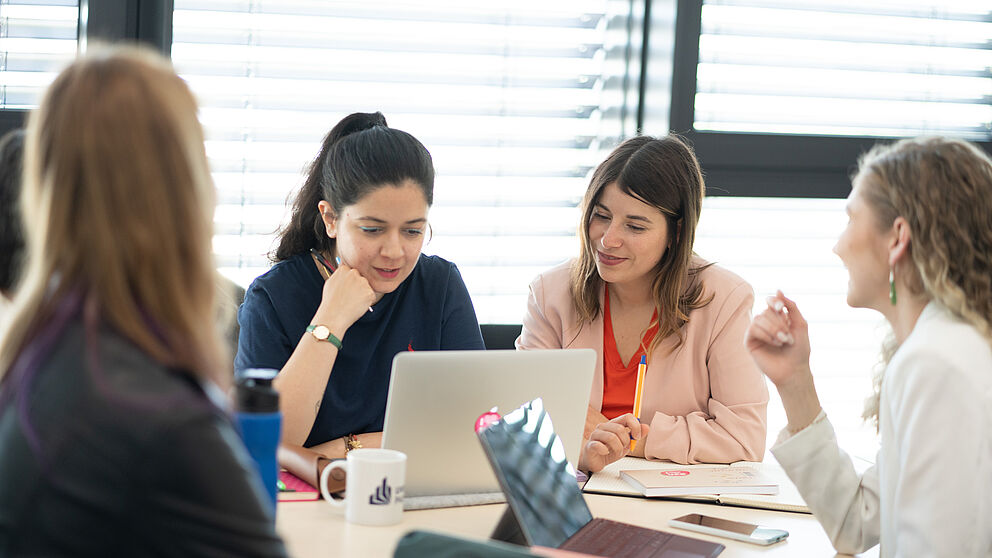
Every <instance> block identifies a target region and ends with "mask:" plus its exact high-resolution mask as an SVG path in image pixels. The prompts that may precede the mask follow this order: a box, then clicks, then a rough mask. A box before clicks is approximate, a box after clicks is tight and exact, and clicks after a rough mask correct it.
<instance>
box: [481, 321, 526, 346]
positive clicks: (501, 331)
mask: <svg viewBox="0 0 992 558" xmlns="http://www.w3.org/2000/svg"><path fill="white" fill-rule="evenodd" d="M479 327H480V328H481V329H482V340H483V342H485V344H486V349H487V350H490V351H491V350H493V349H513V348H514V347H513V342H514V341H516V340H517V337H519V336H520V330H521V329H522V328H523V326H521V325H520V324H481V325H480V326H479Z"/></svg>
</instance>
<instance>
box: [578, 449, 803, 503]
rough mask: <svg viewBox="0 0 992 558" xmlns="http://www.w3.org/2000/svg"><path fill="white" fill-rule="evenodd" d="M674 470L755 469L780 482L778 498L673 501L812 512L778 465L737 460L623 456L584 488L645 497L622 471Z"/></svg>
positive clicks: (713, 497)
mask: <svg viewBox="0 0 992 558" xmlns="http://www.w3.org/2000/svg"><path fill="white" fill-rule="evenodd" d="M672 467H678V468H688V469H701V468H709V469H712V468H721V467H754V468H757V469H758V470H760V471H761V472H762V473H764V474H765V475H767V476H768V477H770V478H772V479H774V481H775V482H777V483H778V486H779V491H778V494H775V495H764V494H723V495H721V494H700V495H694V496H670V497H666V498H669V499H672V500H692V501H702V502H712V503H714V504H724V505H728V506H741V507H746V508H761V509H767V510H778V511H789V512H797V513H810V511H809V508H808V507H806V502H805V501H804V500H803V498H802V496H800V495H799V490H797V489H796V486H795V485H794V484H792V481H790V480H789V477H788V476H787V475H786V474H785V471H783V470H782V468H781V467H779V466H778V464H777V463H755V462H751V461H738V462H737V463H731V464H730V465H712V464H705V465H677V464H674V463H672V462H670V461H648V460H646V459H641V458H639V457H624V458H623V459H620V460H619V461H615V462H613V463H611V464H609V465H607V466H606V468H605V469H603V470H602V471H600V472H598V473H593V475H592V476H590V477H589V480H588V481H586V484H585V486H583V488H582V491H583V492H594V493H599V494H615V495H621V496H637V497H639V498H643V497H644V496H643V495H642V494H641V493H640V491H638V490H637V489H636V488H634V487H633V486H631V485H629V484H627V481H625V480H623V479H622V478H620V471H626V470H636V469H671V468H672Z"/></svg>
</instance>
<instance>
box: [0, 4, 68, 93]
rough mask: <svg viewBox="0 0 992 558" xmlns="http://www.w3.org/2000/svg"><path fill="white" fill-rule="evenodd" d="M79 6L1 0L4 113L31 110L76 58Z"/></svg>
mask: <svg viewBox="0 0 992 558" xmlns="http://www.w3.org/2000/svg"><path fill="white" fill-rule="evenodd" d="M78 22H79V2H77V1H76V0H48V1H31V0H0V109H31V108H34V107H35V106H37V105H38V100H39V96H40V95H41V93H42V91H44V89H45V88H46V87H48V84H49V83H51V82H52V80H53V79H55V76H56V75H57V74H58V72H59V71H60V70H61V69H62V67H63V66H65V65H66V64H67V63H69V62H70V61H72V59H73V57H75V56H76V38H77V36H78Z"/></svg>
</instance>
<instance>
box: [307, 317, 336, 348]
mask: <svg viewBox="0 0 992 558" xmlns="http://www.w3.org/2000/svg"><path fill="white" fill-rule="evenodd" d="M318 327H322V328H324V329H325V330H327V338H323V337H319V336H318V335H317V332H316V330H317V328H318ZM307 333H309V334H310V335H313V338H314V339H316V340H318V341H327V342H328V343H330V344H331V345H334V346H335V347H337V348H338V350H339V351H340V350H341V340H340V339H338V337H337V336H336V335H334V334H333V333H331V328H329V327H327V326H325V325H322V324H310V325H308V326H307Z"/></svg>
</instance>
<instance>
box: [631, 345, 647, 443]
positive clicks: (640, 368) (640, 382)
mask: <svg viewBox="0 0 992 558" xmlns="http://www.w3.org/2000/svg"><path fill="white" fill-rule="evenodd" d="M647 369H648V361H647V356H646V355H641V362H640V363H639V364H638V365H637V387H635V388H634V417H636V418H637V420H641V396H642V395H643V394H644V373H645V372H647ZM636 447H637V440H633V439H632V440H631V441H630V451H634V448H636Z"/></svg>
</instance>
